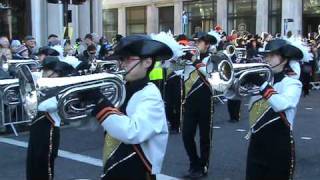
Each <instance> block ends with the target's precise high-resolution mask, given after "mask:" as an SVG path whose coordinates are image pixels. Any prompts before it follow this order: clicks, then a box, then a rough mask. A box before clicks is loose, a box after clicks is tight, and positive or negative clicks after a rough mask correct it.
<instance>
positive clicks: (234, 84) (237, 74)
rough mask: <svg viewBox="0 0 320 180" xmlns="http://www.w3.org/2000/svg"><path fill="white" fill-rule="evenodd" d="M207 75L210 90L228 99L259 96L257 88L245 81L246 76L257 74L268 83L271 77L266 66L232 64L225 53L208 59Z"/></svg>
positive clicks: (270, 72) (219, 53) (260, 64)
mask: <svg viewBox="0 0 320 180" xmlns="http://www.w3.org/2000/svg"><path fill="white" fill-rule="evenodd" d="M207 73H208V75H207V76H208V77H207V80H208V82H209V84H210V86H211V88H212V90H215V91H218V92H223V93H225V94H226V96H228V97H229V98H234V97H241V96H252V95H257V94H259V87H257V86H255V85H253V84H250V83H248V82H247V81H246V79H247V77H248V76H250V75H252V74H258V75H260V76H262V77H263V78H264V79H265V81H267V82H269V83H271V82H272V76H273V74H272V70H271V68H270V66H269V65H268V64H264V63H248V64H234V63H232V62H231V60H230V56H228V55H227V54H225V52H218V53H215V54H213V55H212V56H211V57H210V60H209V62H208V63H207Z"/></svg>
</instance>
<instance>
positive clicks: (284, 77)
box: [245, 39, 304, 180]
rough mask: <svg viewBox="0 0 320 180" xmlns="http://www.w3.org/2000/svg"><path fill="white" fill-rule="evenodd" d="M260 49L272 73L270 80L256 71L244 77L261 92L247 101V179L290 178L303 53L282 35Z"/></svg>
mask: <svg viewBox="0 0 320 180" xmlns="http://www.w3.org/2000/svg"><path fill="white" fill-rule="evenodd" d="M261 53H262V54H263V55H264V56H265V58H266V62H267V63H268V64H269V65H270V66H271V69H272V71H273V74H274V77H273V84H269V82H266V81H265V79H264V78H263V77H261V76H259V75H258V74H253V75H251V76H248V77H247V78H246V80H245V81H246V82H247V83H251V84H254V85H256V86H258V87H260V95H257V96H253V97H251V99H250V103H249V124H250V135H251V136H250V142H249V148H248V155H247V169H246V180H256V179H281V180H291V179H292V178H293V172H294V165H295V147H294V139H293V135H292V130H293V123H294V118H295V114H296V111H297V106H298V103H299V100H300V95H301V89H302V84H301V82H300V81H299V76H300V66H299V62H298V61H299V60H301V59H302V58H304V54H303V50H302V49H301V48H299V47H297V46H296V45H294V44H292V43H290V42H288V41H286V40H283V39H275V40H271V41H269V42H268V43H267V44H266V47H265V49H264V51H262V52H261Z"/></svg>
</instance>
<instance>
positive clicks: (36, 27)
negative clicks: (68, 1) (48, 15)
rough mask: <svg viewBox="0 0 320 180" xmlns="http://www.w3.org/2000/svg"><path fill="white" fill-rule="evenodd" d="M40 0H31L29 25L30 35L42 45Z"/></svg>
mask: <svg viewBox="0 0 320 180" xmlns="http://www.w3.org/2000/svg"><path fill="white" fill-rule="evenodd" d="M41 9H43V8H42V6H41V0H33V1H31V26H32V36H33V37H34V38H35V39H36V42H38V45H39V43H40V44H41V45H42V43H43V42H42V41H43V39H44V37H43V36H44V35H43V34H44V33H43V31H42V18H41V17H42V16H41V14H42V12H41Z"/></svg>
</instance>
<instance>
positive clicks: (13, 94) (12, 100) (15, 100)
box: [0, 79, 31, 136]
mask: <svg viewBox="0 0 320 180" xmlns="http://www.w3.org/2000/svg"><path fill="white" fill-rule="evenodd" d="M19 93H20V91H19V80H18V79H4V80H0V127H5V126H10V127H11V128H12V130H13V132H14V134H15V135H16V136H18V133H17V130H16V128H15V125H17V124H23V123H29V122H31V120H30V119H28V117H27V116H26V114H25V111H24V109H23V105H22V103H21V98H20V95H19Z"/></svg>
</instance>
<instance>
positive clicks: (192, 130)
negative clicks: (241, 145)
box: [182, 32, 217, 178]
mask: <svg viewBox="0 0 320 180" xmlns="http://www.w3.org/2000/svg"><path fill="white" fill-rule="evenodd" d="M196 38H197V40H196V45H197V48H198V49H199V50H200V59H196V58H194V57H192V58H189V59H190V60H192V61H193V64H192V65H187V66H185V69H184V72H183V79H184V95H183V104H182V106H183V122H182V137H183V143H184V147H185V149H186V151H187V154H188V157H189V160H190V167H189V171H188V174H187V175H186V176H187V177H190V178H198V177H202V176H205V175H206V174H207V173H208V166H209V156H210V147H211V136H212V131H211V126H212V115H213V102H212V94H211V91H210V86H209V84H208V83H207V81H206V79H205V75H204V74H203V73H205V72H203V68H204V69H205V67H204V66H205V64H206V62H207V61H208V59H209V56H210V53H209V48H210V45H211V44H216V43H217V38H215V37H214V36H212V35H208V34H207V33H203V32H201V33H198V34H197V37H196ZM186 56H188V55H186ZM204 71H205V70H204ZM198 125H199V130H200V156H199V155H198V153H197V148H196V143H195V135H196V129H197V126H198Z"/></svg>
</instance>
